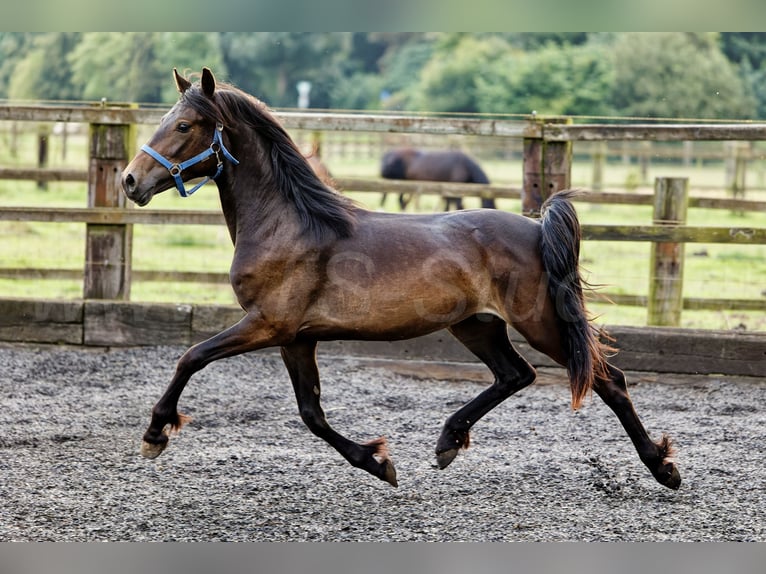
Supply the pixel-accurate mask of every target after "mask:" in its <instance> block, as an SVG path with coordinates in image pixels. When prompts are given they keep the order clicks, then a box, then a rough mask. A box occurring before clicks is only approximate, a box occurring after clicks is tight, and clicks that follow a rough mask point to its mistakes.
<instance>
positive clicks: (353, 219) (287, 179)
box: [121, 68, 681, 489]
mask: <svg viewBox="0 0 766 574" xmlns="http://www.w3.org/2000/svg"><path fill="white" fill-rule="evenodd" d="M173 73H174V77H175V82H176V87H177V88H178V91H179V94H180V97H179V100H178V101H177V102H176V103H175V105H174V106H173V107H172V108H171V109H170V111H169V112H168V113H167V114H165V116H164V117H163V118H162V120H161V122H160V124H159V127H158V128H157V130H156V132H155V133H154V134H153V135H152V136H151V137H150V139H149V140H148V142H147V143H146V144H145V145H143V146H142V147H141V150H140V151H139V152H138V153H137V154H136V155H135V156H134V157H133V159H132V160H131V161H130V163H129V164H128V165H127V166H126V167H125V169H124V170H123V172H122V173H121V184H122V187H123V190H124V192H125V194H126V195H127V197H128V198H129V199H130V200H131V201H133V202H135V203H136V204H137V205H138V206H145V205H147V204H148V203H149V202H150V201H151V199H152V197H153V196H154V195H156V194H158V193H160V192H163V191H165V190H168V189H171V188H173V187H176V188H177V189H178V191H179V193H181V195H188V192H187V191H186V189H185V183H186V181H188V180H190V179H194V178H199V177H205V178H207V179H213V180H214V182H215V184H216V186H217V188H218V193H219V196H220V201H221V207H222V211H223V215H224V219H225V222H226V225H227V227H228V230H229V233H230V236H231V240H232V242H233V244H234V253H233V258H232V264H231V271H230V279H231V285H232V288H233V290H234V293H235V294H236V297H237V300H238V301H239V304H240V305H241V306H242V309H243V310H244V311H245V314H244V316H243V318H242V319H241V320H240V321H239V322H237V323H236V324H235V325H233V326H231V327H229V328H227V329H225V330H223V331H222V332H220V333H218V334H217V335H214V336H212V337H211V338H209V339H207V340H205V341H203V342H200V343H197V344H195V345H193V346H191V347H190V348H189V349H188V350H187V351H186V352H185V353H184V354H183V355H182V356H181V358H180V359H179V360H178V362H177V365H176V370H175V373H174V375H173V376H172V378H171V380H170V382H169V384H168V386H167V388H166V390H165V392H164V393H163V394H162V396H161V397H160V398H159V400H158V401H157V403H156V404H155V405H154V407H153V408H152V411H151V419H150V422H149V426H148V427H147V429H146V431H145V433H144V435H143V440H142V444H141V453H142V454H143V455H144V456H145V457H148V458H154V457H156V456H158V455H160V453H162V452H163V450H164V449H165V448H166V447H167V445H168V439H169V436H171V435H174V434H175V433H176V432H178V431H180V429H181V427H183V425H184V424H185V423H186V422H188V420H189V417H188V416H186V415H184V414H181V413H179V411H178V402H179V399H180V397H181V394H182V392H183V390H184V387H185V386H186V384H187V383H188V382H189V380H190V378H191V377H192V375H193V374H194V373H196V372H198V371H199V370H201V369H202V368H204V367H205V366H206V365H208V364H210V363H211V362H213V361H217V360H220V359H223V358H226V357H232V356H235V355H239V354H241V353H247V352H250V351H255V350H257V349H264V348H267V347H279V349H280V352H281V357H282V360H283V361H284V364H285V366H286V367H287V372H288V375H289V378H290V381H291V382H292V387H293V391H294V394H295V398H296V400H297V404H298V412H299V415H300V417H301V419H302V420H303V422H304V423H305V425H306V426H307V427H308V429H309V430H310V431H311V432H312V433H313V434H315V435H316V436H317V437H320V438H321V439H323V440H324V441H326V442H327V443H328V444H329V445H331V446H332V447H333V448H335V449H336V450H337V451H338V453H340V455H341V456H343V457H344V458H345V459H346V460H347V461H348V462H349V463H350V464H351V465H352V466H354V467H357V468H359V469H363V470H365V471H367V472H368V473H370V474H372V475H373V476H375V477H377V478H379V479H381V480H383V481H385V482H387V483H388V484H390V485H392V486H397V484H398V482H397V475H396V469H395V467H394V464H393V462H392V460H391V457H390V455H389V452H388V447H387V440H386V437H385V436H381V437H379V438H376V439H373V440H371V441H369V442H366V443H358V442H355V441H352V440H350V439H348V438H346V437H345V436H343V435H342V434H340V433H339V432H338V431H336V430H335V429H334V428H333V427H332V426H331V425H330V424H329V422H328V420H327V418H326V416H325V413H324V411H323V409H322V405H321V402H320V398H321V385H320V377H319V370H318V367H317V362H316V352H317V346H318V343H320V342H322V341H327V340H385V341H392V340H401V339H407V338H412V337H417V336H420V335H425V334H428V333H432V332H436V331H438V330H441V329H447V330H448V331H449V332H450V333H451V334H452V335H454V336H455V337H456V338H457V339H458V340H459V341H460V342H461V343H462V344H463V345H465V347H467V348H468V349H469V350H470V351H471V352H473V353H474V354H475V355H476V357H478V359H480V360H481V361H483V362H484V363H485V364H486V365H487V367H488V368H489V370H490V371H491V372H492V373H493V374H494V382H493V383H492V384H491V385H489V386H488V387H487V388H486V389H484V390H483V391H482V392H481V393H479V394H478V395H477V396H476V397H474V398H473V399H471V400H470V401H468V402H467V403H466V404H465V405H463V406H462V407H461V408H459V409H458V410H457V411H456V412H454V413H453V414H452V415H450V416H449V417H448V418H447V419H446V421H445V423H444V426H443V428H442V431H441V434H440V436H439V437H438V439H437V442H436V448H435V455H436V463H437V466H438V468H440V469H444V468H446V467H447V466H448V465H449V464H450V463H451V462H452V461H453V460H454V459H455V457H456V456H457V455H458V453H459V452H460V451H461V449H464V448H466V447H468V445H469V432H470V430H471V428H472V427H473V425H474V424H475V423H476V422H477V421H479V420H480V419H481V418H482V417H483V416H484V415H485V414H487V413H488V412H489V411H490V410H492V409H493V408H494V407H496V406H497V405H499V404H500V403H501V402H503V401H504V400H505V399H507V398H508V397H509V396H511V395H512V394H513V393H515V392H517V391H520V390H521V389H523V388H525V387H527V386H528V385H530V384H532V382H533V381H534V380H535V376H536V372H535V369H534V368H533V367H532V365H530V363H529V362H527V360H526V359H524V358H523V357H522V356H521V355H520V354H519V353H518V351H517V350H516V349H515V348H514V347H513V345H512V344H511V342H510V339H509V336H508V333H509V331H508V328H509V325H510V326H512V327H513V328H514V329H516V330H517V331H518V332H519V333H521V335H523V337H524V338H525V339H526V340H527V341H528V342H529V344H530V345H531V346H532V347H534V348H535V349H537V350H539V351H541V352H542V353H544V354H546V355H547V356H549V357H551V359H553V360H554V361H556V362H557V363H558V364H560V365H562V366H563V367H565V368H566V372H567V376H568V379H569V384H570V389H571V406H572V408H573V409H577V408H579V407H580V406H581V404H582V402H583V401H584V399H585V398H586V396H588V395H589V394H591V391H595V393H596V394H597V395H598V396H599V397H600V398H601V399H603V401H604V402H605V403H606V404H607V405H608V406H609V407H610V408H611V409H612V410H613V411H614V413H615V414H616V415H617V418H618V419H619V421H620V422H621V423H622V425H623V427H624V429H625V431H626V432H627V434H628V436H629V437H630V439H631V440H632V442H633V444H634V446H635V448H636V450H637V453H638V456H639V458H640V460H641V461H642V462H643V463H644V465H646V467H647V468H648V469H649V471H650V472H651V474H652V475H653V476H654V478H655V479H656V480H657V481H658V482H659V483H660V484H662V485H664V486H666V487H669V488H671V489H677V488H678V487H679V485H680V483H681V476H680V473H679V471H678V469H677V466H676V463H675V462H674V460H673V458H672V456H673V449H672V442H671V439H670V438H669V437H668V436H667V435H665V434H663V435H662V437H661V439H659V440H657V441H654V440H652V439H651V438H650V436H649V434H648V432H647V431H646V429H645V428H644V426H643V424H642V423H641V421H640V419H639V417H638V415H637V414H636V411H635V409H634V407H633V404H632V402H631V399H630V397H629V394H628V389H627V384H626V379H625V375H624V374H623V373H622V371H620V370H619V369H618V368H617V367H615V366H613V365H611V364H610V363H609V362H608V355H609V353H610V348H611V345H612V343H611V341H610V340H609V339H606V338H605V336H603V335H601V334H600V333H599V330H598V329H597V328H596V327H595V326H594V325H593V323H592V321H591V318H590V317H589V315H588V311H587V309H586V307H585V298H584V291H585V290H586V289H587V288H589V285H588V284H587V282H585V281H584V280H583V279H582V277H581V275H580V270H579V267H578V254H579V246H580V226H579V222H578V220H577V213H576V211H575V209H574V207H573V202H572V198H573V194H574V192H573V191H572V190H564V191H562V192H559V193H556V194H554V195H551V196H550V197H549V198H548V199H547V200H546V202H545V204H544V210H543V213H542V216H541V219H540V220H539V221H538V220H533V219H530V218H527V217H524V216H523V215H520V214H515V213H510V212H505V211H501V210H493V209H474V210H465V211H451V212H439V213H429V214H413V213H406V214H405V213H384V212H378V211H372V210H368V209H364V208H363V207H361V206H360V205H358V204H357V203H355V202H353V201H352V200H351V199H349V198H348V197H346V196H344V195H342V194H341V193H339V192H337V191H336V190H334V189H332V188H331V187H328V186H327V185H325V184H324V183H322V181H321V180H320V179H319V178H318V177H317V176H316V174H315V173H314V172H313V171H312V169H311V168H310V167H309V165H308V163H307V161H306V159H305V158H304V156H303V155H302V154H301V152H300V150H299V148H298V147H297V146H296V144H295V143H294V142H293V140H292V139H291V138H290V136H289V135H288V133H287V132H286V130H285V129H284V128H283V127H282V125H281V124H280V123H279V122H278V120H277V119H276V118H275V117H274V115H273V114H272V113H271V111H270V110H269V109H268V108H267V107H266V106H265V105H264V104H263V103H262V102H261V101H260V100H258V99H257V98H255V97H253V96H251V95H249V94H247V93H245V92H244V91H241V90H239V89H238V88H236V87H234V86H231V85H228V84H226V83H219V82H217V81H216V79H215V77H214V76H213V73H212V72H211V71H210V70H209V69H208V68H204V69H203V70H202V73H201V74H200V75H199V80H197V79H196V77H195V78H187V77H183V76H180V75H179V74H178V72H177V71H176V70H174V71H173ZM221 442H222V443H223V442H225V438H224V437H221Z"/></svg>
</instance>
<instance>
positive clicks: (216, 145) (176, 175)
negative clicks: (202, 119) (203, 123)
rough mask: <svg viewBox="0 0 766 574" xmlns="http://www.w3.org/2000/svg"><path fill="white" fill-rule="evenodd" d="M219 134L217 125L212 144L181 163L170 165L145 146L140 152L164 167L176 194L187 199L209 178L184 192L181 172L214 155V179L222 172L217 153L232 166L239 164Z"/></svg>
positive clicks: (221, 162)
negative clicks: (215, 166)
mask: <svg viewBox="0 0 766 574" xmlns="http://www.w3.org/2000/svg"><path fill="white" fill-rule="evenodd" d="M221 132H223V125H221V124H217V125H216V126H215V133H213V143H211V144H210V147H209V148H207V149H206V150H205V151H203V152H201V153H198V154H197V155H195V156H194V157H193V158H191V159H187V160H186V161H184V162H182V163H171V162H170V161H168V160H167V159H166V158H165V157H163V156H162V155H161V154H159V153H158V152H157V151H155V150H153V149H152V148H150V147H149V146H148V145H146V144H144V145H142V146H141V151H144V152H146V153H148V154H149V155H150V156H152V157H153V158H154V159H156V160H157V161H158V162H160V163H161V164H162V165H163V166H164V167H166V168H167V170H168V171H169V172H170V175H172V176H173V179H174V180H175V182H176V189H178V193H179V194H180V195H181V197H189V196H190V195H191V194H192V193H194V192H195V191H197V190H198V189H199V188H200V187H202V186H203V185H205V184H206V183H207V182H208V181H210V179H211V178H209V177H205V179H203V180H202V181H201V182H199V183H198V184H197V185H195V186H194V187H193V188H192V189H190V190H189V191H186V188H185V187H184V180H183V179H182V178H181V172H183V170H185V169H186V168H188V167H191V166H193V165H196V164H198V163H200V162H202V161H205V160H206V159H207V158H209V157H210V156H211V155H215V159H216V160H217V161H218V169H217V170H216V172H215V175H214V176H213V177H212V179H215V178H217V177H218V176H219V175H221V172H222V171H223V159H221V156H220V155H219V152H221V153H223V157H225V158H226V159H228V160H229V161H230V162H232V163H233V164H234V165H238V164H239V161H237V160H236V159H235V158H234V156H233V155H231V154H230V153H229V150H227V149H226V146H225V145H223V139H221Z"/></svg>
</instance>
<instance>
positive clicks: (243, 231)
mask: <svg viewBox="0 0 766 574" xmlns="http://www.w3.org/2000/svg"><path fill="white" fill-rule="evenodd" d="M238 169H239V168H238ZM273 186H274V184H273V180H272V179H271V177H270V175H267V174H262V173H256V172H247V174H245V173H243V174H241V175H239V176H238V177H237V178H229V177H224V178H221V181H220V182H218V189H219V195H220V199H221V209H222V211H223V216H224V219H225V221H226V226H227V227H228V228H229V235H230V236H231V240H232V243H234V245H235V247H236V246H237V245H238V244H242V243H243V242H245V241H246V242H255V243H260V242H262V241H263V240H264V239H266V238H270V237H271V236H272V235H273V234H274V232H275V230H279V231H280V234H282V233H285V232H286V231H287V229H288V228H289V225H282V224H285V223H287V222H288V221H289V220H290V217H289V213H290V209H289V206H288V205H287V202H286V201H284V199H283V198H282V196H281V195H280V194H279V193H277V192H276V190H274V189H273Z"/></svg>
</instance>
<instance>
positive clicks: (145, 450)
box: [141, 441, 168, 459]
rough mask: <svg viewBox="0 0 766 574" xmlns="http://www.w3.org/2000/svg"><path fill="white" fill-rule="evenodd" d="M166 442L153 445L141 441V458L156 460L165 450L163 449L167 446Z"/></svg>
mask: <svg viewBox="0 0 766 574" xmlns="http://www.w3.org/2000/svg"><path fill="white" fill-rule="evenodd" d="M167 444H168V443H167V441H165V442H163V443H160V444H154V443H150V442H146V441H143V442H142V443H141V456H143V457H144V458H149V459H151V458H157V457H158V456H160V454H162V451H163V450H165V447H166V446H167Z"/></svg>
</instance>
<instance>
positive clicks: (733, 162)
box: [724, 141, 748, 199]
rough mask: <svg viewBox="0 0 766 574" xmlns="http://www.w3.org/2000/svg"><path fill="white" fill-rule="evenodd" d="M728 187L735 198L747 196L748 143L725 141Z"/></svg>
mask: <svg viewBox="0 0 766 574" xmlns="http://www.w3.org/2000/svg"><path fill="white" fill-rule="evenodd" d="M724 149H725V156H726V160H725V166H726V183H725V185H726V189H727V190H728V191H729V193H730V194H731V196H732V197H734V198H735V199H742V198H744V197H745V173H746V170H747V155H748V144H747V143H742V142H737V141H727V142H724Z"/></svg>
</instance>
